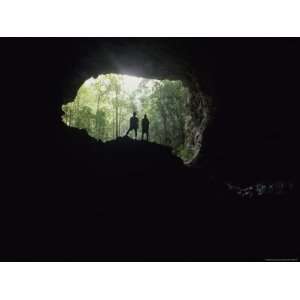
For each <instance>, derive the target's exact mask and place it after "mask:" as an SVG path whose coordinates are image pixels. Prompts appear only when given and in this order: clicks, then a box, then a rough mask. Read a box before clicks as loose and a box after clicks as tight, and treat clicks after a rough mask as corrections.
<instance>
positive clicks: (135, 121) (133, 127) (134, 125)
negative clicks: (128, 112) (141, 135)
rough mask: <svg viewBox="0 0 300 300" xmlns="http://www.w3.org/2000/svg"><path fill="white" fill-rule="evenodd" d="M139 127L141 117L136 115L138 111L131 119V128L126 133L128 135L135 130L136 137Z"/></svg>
mask: <svg viewBox="0 0 300 300" xmlns="http://www.w3.org/2000/svg"><path fill="white" fill-rule="evenodd" d="M138 128H139V119H138V118H137V117H136V112H134V113H133V116H132V117H131V118H130V121H129V129H128V131H127V133H126V136H127V135H128V134H129V132H130V131H131V130H134V134H135V139H136V138H137V130H138Z"/></svg>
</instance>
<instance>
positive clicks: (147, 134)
mask: <svg viewBox="0 0 300 300" xmlns="http://www.w3.org/2000/svg"><path fill="white" fill-rule="evenodd" d="M146 136H147V142H149V131H148V130H147V132H146Z"/></svg>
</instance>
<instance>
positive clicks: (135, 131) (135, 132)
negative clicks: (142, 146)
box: [134, 128, 137, 139]
mask: <svg viewBox="0 0 300 300" xmlns="http://www.w3.org/2000/svg"><path fill="white" fill-rule="evenodd" d="M134 134H135V139H137V129H136V128H134Z"/></svg>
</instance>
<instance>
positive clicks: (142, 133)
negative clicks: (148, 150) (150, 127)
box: [142, 131, 144, 141]
mask: <svg viewBox="0 0 300 300" xmlns="http://www.w3.org/2000/svg"><path fill="white" fill-rule="evenodd" d="M143 140H144V131H143V132H142V141H143Z"/></svg>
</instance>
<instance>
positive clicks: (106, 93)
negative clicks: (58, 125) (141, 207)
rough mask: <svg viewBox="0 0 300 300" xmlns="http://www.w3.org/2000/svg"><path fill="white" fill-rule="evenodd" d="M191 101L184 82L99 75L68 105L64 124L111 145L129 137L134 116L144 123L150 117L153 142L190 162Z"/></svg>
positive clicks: (63, 107)
mask: <svg viewBox="0 0 300 300" xmlns="http://www.w3.org/2000/svg"><path fill="white" fill-rule="evenodd" d="M187 98H188V89H187V88H186V87H184V86H183V84H182V82H181V81H170V80H155V79H145V78H138V77H132V76H128V75H118V74H107V75H99V76H98V77H97V78H90V79H88V80H86V81H85V82H84V83H83V84H82V86H81V87H80V88H79V90H78V92H77V95H76V97H75V99H74V100H73V101H66V102H67V104H64V105H63V106H62V110H63V112H64V114H63V116H62V120H63V122H64V123H65V124H66V125H68V126H71V127H76V128H80V129H85V130H86V131H87V133H88V134H89V135H90V136H92V137H93V138H95V139H97V140H102V141H107V140H111V139H115V138H117V137H119V136H123V135H125V133H126V131H127V130H128V126H129V119H130V117H131V116H132V113H133V112H137V117H138V118H139V121H140V123H141V120H142V118H143V116H144V114H147V116H148V119H149V120H150V130H149V132H150V141H151V142H156V143H160V144H164V145H169V146H171V147H172V148H173V149H174V152H175V153H176V154H177V155H179V156H181V157H182V158H183V159H189V158H190V157H191V155H192V151H191V149H188V147H187V146H186V145H185V117H186V115H187V107H186V103H187ZM140 127H141V125H140ZM140 133H141V132H140ZM139 136H140V134H139Z"/></svg>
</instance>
